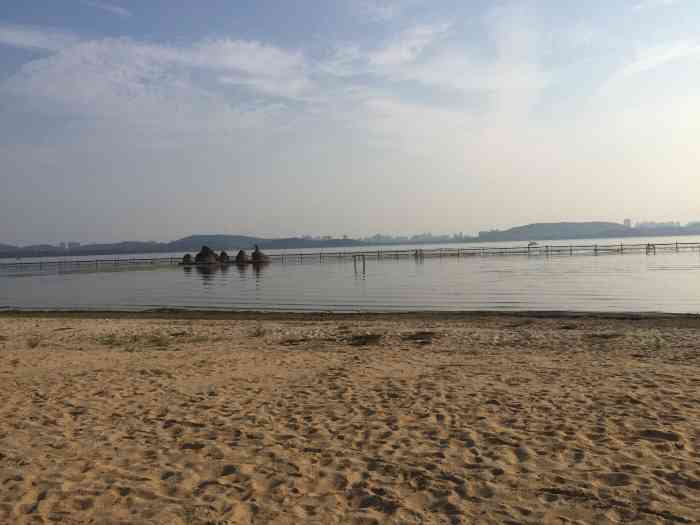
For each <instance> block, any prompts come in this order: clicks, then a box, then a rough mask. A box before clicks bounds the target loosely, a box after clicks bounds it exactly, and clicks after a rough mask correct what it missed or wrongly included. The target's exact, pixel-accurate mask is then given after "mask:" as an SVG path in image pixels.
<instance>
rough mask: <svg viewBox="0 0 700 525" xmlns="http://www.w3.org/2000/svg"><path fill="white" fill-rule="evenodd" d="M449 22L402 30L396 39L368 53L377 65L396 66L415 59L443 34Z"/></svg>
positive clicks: (371, 61) (372, 61) (448, 26)
mask: <svg viewBox="0 0 700 525" xmlns="http://www.w3.org/2000/svg"><path fill="white" fill-rule="evenodd" d="M449 29H450V24H446V23H443V24H434V25H420V26H416V27H413V28H411V29H409V30H407V31H404V32H403V33H402V34H401V35H399V37H398V38H397V39H395V40H394V41H393V42H390V43H389V44H388V45H387V46H385V47H383V48H382V49H379V50H376V51H374V52H372V53H371V54H370V55H369V62H370V63H371V64H372V65H374V66H377V67H386V66H398V65H402V64H408V63H410V62H413V61H415V60H416V59H417V58H418V57H419V56H420V54H421V53H422V52H423V51H424V50H425V49H426V48H428V47H429V46H430V45H431V44H433V43H435V41H436V40H437V39H438V38H440V37H442V36H444V35H445V34H446V33H447V32H448V31H449Z"/></svg>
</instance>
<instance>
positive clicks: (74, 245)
mask: <svg viewBox="0 0 700 525" xmlns="http://www.w3.org/2000/svg"><path fill="white" fill-rule="evenodd" d="M79 246H80V243H79V242H69V243H68V249H69V250H72V249H74V248H78V247H79Z"/></svg>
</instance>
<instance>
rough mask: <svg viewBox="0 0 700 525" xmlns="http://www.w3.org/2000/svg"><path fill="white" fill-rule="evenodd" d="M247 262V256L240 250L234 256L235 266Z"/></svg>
mask: <svg viewBox="0 0 700 525" xmlns="http://www.w3.org/2000/svg"><path fill="white" fill-rule="evenodd" d="M248 262H250V261H249V259H248V254H247V253H246V252H245V250H240V251H239V252H238V253H237V254H236V264H247V263H248Z"/></svg>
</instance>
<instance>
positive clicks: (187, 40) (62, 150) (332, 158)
mask: <svg viewBox="0 0 700 525" xmlns="http://www.w3.org/2000/svg"><path fill="white" fill-rule="evenodd" d="M699 141H700V3H699V2H697V1H695V0H587V1H585V2H561V1H559V0H551V1H549V0H541V1H536V0H532V1H498V0H490V1H486V0H484V1H479V0H470V1H465V0H447V1H428V0H405V1H391V0H387V1H379V0H377V1H363V0H335V1H330V0H318V1H311V0H308V1H302V0H297V1H294V2H287V1H282V0H277V1H268V0H240V1H235V2H234V1H230V0H207V1H206V2H192V1H191V0H160V1H155V0H153V1H151V0H128V1H127V0H124V1H121V2H119V3H118V4H117V3H113V2H111V1H105V2H103V1H98V0H82V1H81V0H64V1H61V2H56V1H50V0H44V1H38V0H23V1H21V2H20V1H9V2H3V7H2V10H0V242H9V243H21V244H25V243H32V242H46V241H48V242H56V241H61V240H80V241H91V240H92V241H94V240H110V241H111V240H123V239H135V240H149V239H153V240H169V239H175V238H178V237H182V236H184V235H188V234H191V233H242V234H257V235H268V236H281V235H284V236H286V235H295V234H306V233H310V234H338V235H342V234H348V235H353V236H354V235H366V234H371V233H375V232H381V233H409V232H424V231H432V232H434V233H441V232H459V231H463V232H465V233H472V232H476V231H478V230H479V229H484V228H487V227H507V226H511V225H516V224H524V223H528V222H537V221H557V220H567V219H568V220H615V221H620V222H621V221H622V220H623V219H624V218H626V217H630V218H632V219H633V220H661V219H668V220H680V221H683V222H686V221H690V220H700V145H699V144H700V142H699Z"/></svg>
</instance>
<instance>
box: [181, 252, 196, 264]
mask: <svg viewBox="0 0 700 525" xmlns="http://www.w3.org/2000/svg"><path fill="white" fill-rule="evenodd" d="M182 264H194V259H192V254H189V253H186V254H185V255H184V256H183V257H182Z"/></svg>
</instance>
